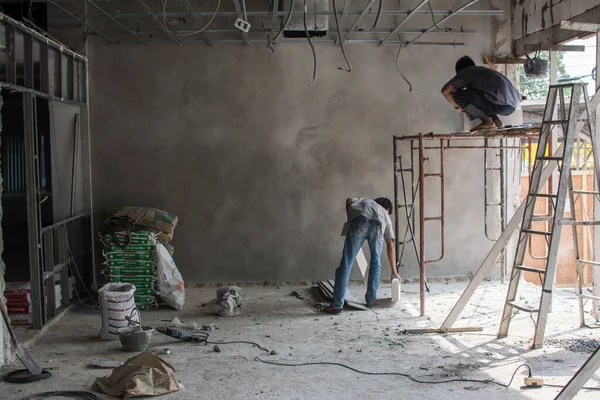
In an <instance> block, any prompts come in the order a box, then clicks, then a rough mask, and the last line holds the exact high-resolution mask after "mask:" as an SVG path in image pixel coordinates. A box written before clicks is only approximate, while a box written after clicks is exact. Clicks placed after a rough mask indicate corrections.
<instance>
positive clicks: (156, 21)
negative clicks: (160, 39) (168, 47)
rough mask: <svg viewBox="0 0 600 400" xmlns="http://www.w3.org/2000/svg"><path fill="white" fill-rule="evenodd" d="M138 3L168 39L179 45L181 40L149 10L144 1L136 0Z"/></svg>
mask: <svg viewBox="0 0 600 400" xmlns="http://www.w3.org/2000/svg"><path fill="white" fill-rule="evenodd" d="M138 3H140V5H141V6H142V8H143V9H144V11H145V12H146V14H148V16H149V17H150V18H152V20H153V21H154V22H155V23H156V25H158V26H159V27H160V29H162V31H163V32H164V33H165V34H166V35H167V36H168V37H169V39H171V41H172V42H173V43H175V44H178V45H180V46H181V41H180V40H179V39H177V38H176V37H175V36H174V35H173V32H171V31H170V30H169V29H168V28H167V27H166V26H165V24H163V23H162V22H161V21H160V20H159V19H158V17H157V16H156V15H154V13H153V12H152V10H150V8H149V7H148V6H147V5H146V3H144V0H138Z"/></svg>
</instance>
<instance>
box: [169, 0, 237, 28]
mask: <svg viewBox="0 0 600 400" xmlns="http://www.w3.org/2000/svg"><path fill="white" fill-rule="evenodd" d="M168 1H169V0H162V1H161V2H162V6H163V24H164V26H165V28H166V29H167V30H168V31H170V32H173V33H174V34H175V35H176V36H191V35H197V34H199V33H202V32H204V31H205V30H206V29H207V28H208V27H209V26H210V24H212V22H213V21H214V19H215V17H216V16H217V12H219V9H220V8H221V0H218V1H217V8H216V9H215V12H214V13H213V15H212V17H210V20H209V21H208V23H207V24H206V25H205V26H204V27H203V28H202V29H200V30H197V31H193V32H186V33H178V32H177V31H171V30H170V29H169V25H171V26H174V25H177V24H178V23H179V21H176V20H173V21H168V20H167V2H168ZM245 7H246V5H245V4H244V9H245Z"/></svg>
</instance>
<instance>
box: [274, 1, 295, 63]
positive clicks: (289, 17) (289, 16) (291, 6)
mask: <svg viewBox="0 0 600 400" xmlns="http://www.w3.org/2000/svg"><path fill="white" fill-rule="evenodd" d="M295 1H296V0H292V4H291V5H290V11H289V12H288V15H287V18H286V19H285V22H284V23H283V27H281V30H280V31H279V32H277V34H276V35H275V37H274V38H273V40H270V41H269V43H268V44H267V48H269V49H271V51H272V52H273V53H275V49H274V48H273V45H276V44H277V43H276V41H277V39H278V38H279V36H281V34H282V33H283V31H284V30H285V28H287V26H288V24H289V22H290V19H291V18H292V12H293V11H294V3H295ZM273 12H275V3H273Z"/></svg>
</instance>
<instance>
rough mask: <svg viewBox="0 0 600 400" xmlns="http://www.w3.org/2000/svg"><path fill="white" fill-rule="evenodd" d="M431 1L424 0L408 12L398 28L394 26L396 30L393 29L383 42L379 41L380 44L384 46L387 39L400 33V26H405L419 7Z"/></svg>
mask: <svg viewBox="0 0 600 400" xmlns="http://www.w3.org/2000/svg"><path fill="white" fill-rule="evenodd" d="M427 3H429V0H423V1H422V2H421V3H420V4H419V5H417V6H416V7H415V8H414V9H413V10H412V11H411V12H410V13H408V15H407V16H406V18H404V19H403V20H402V21H400V23H399V24H398V25H397V26H396V28H394V30H393V31H392V33H390V34H389V35H388V36H387V37H386V38H385V39H383V40H382V41H381V42H379V46H383V45H384V44H386V43H387V41H388V40H389V39H390V38H391V37H392V36H393V35H395V34H396V33H398V31H399V30H400V28H402V26H404V24H406V23H407V22H408V20H409V19H410V17H412V16H413V15H415V13H416V12H417V11H419V9H420V8H421V7H423V6H424V5H425V4H427Z"/></svg>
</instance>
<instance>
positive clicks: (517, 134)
mask: <svg viewBox="0 0 600 400" xmlns="http://www.w3.org/2000/svg"><path fill="white" fill-rule="evenodd" d="M417 44H419V43H417ZM511 132H512V133H511ZM539 132H540V128H539V126H537V127H534V126H532V127H531V128H518V129H516V130H514V131H506V132H501V133H491V132H490V133H486V134H476V133H475V134H473V133H470V132H456V133H440V134H434V133H428V134H424V135H423V139H424V140H437V139H447V140H450V139H452V140H455V139H466V140H474V139H486V138H488V139H500V138H508V139H521V138H537V137H539V135H540V133H539ZM419 137H420V135H411V136H398V140H416V139H419Z"/></svg>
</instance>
